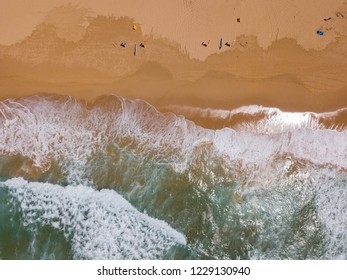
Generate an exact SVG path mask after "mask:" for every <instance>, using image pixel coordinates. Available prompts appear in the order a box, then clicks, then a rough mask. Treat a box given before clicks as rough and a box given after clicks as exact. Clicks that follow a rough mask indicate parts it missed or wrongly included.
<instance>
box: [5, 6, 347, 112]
mask: <svg viewBox="0 0 347 280" xmlns="http://www.w3.org/2000/svg"><path fill="white" fill-rule="evenodd" d="M34 2H35V5H30V6H27V5H28V4H25V3H22V2H21V1H5V2H4V5H5V6H6V7H7V8H8V9H7V12H6V13H5V12H4V11H5V9H3V12H2V13H3V14H2V16H1V24H0V26H1V28H0V44H1V46H0V61H1V63H0V81H1V89H0V98H1V99H6V98H10V97H11V98H12V97H21V96H27V95H32V94H36V93H54V94H59V95H72V96H76V97H77V98H79V99H85V100H93V99H94V98H96V97H97V96H100V95H105V94H110V93H113V94H117V95H120V96H123V97H126V98H139V99H144V100H146V101H148V102H150V103H152V104H153V105H155V106H157V107H158V108H159V109H160V108H164V107H165V108H168V106H170V105H187V106H193V107H201V108H215V109H227V110H230V109H233V108H237V107H240V106H244V105H262V106H267V107H277V108H280V109H282V110H287V111H314V112H324V111H333V110H336V109H339V108H343V107H346V105H347V94H346V92H347V58H346V57H347V56H346V53H347V4H346V3H345V2H344V1H340V0H334V1H326V0H320V1H305V2H304V3H303V2H302V1H297V0H292V1H286V0H281V1H250V0H249V1H239V0H235V1H186V0H182V1H160V5H158V1H140V0H139V1H101V2H99V1H86V2H85V3H84V4H83V5H78V4H76V3H77V1H72V0H70V1H63V0H59V1H50V3H49V4H47V3H46V2H45V3H44V1H40V0H36V1H34ZM75 2H76V3H75ZM14 18H16V22H14ZM17 19H18V20H17ZM133 25H136V30H133ZM317 31H319V32H322V35H319V34H317ZM220 39H222V40H223V42H222V45H221V46H222V48H221V49H219V45H220ZM123 41H126V42H127V47H126V48H122V47H121V46H120V44H121V42H123ZM141 43H143V44H144V46H145V47H144V48H141V47H140V46H139V45H140V44H141ZM202 43H204V44H205V46H204V45H202ZM135 45H136V46H137V54H136V57H134V55H133V52H134V46H135ZM175 108H179V106H175ZM175 113H178V114H180V113H182V112H179V111H176V112H175Z"/></svg>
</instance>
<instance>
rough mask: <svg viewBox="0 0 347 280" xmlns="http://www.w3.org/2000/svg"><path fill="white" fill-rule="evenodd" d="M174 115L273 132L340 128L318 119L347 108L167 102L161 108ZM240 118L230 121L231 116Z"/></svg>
mask: <svg viewBox="0 0 347 280" xmlns="http://www.w3.org/2000/svg"><path fill="white" fill-rule="evenodd" d="M163 109H164V110H166V111H172V112H174V113H176V114H183V115H184V116H187V117H188V118H190V119H194V118H205V119H210V120H213V121H217V122H218V121H219V122H222V124H223V126H225V127H232V128H233V129H234V130H236V131H249V132H254V133H266V134H276V133H282V132H288V131H291V130H294V129H300V128H311V129H324V128H334V129H335V128H339V126H338V125H334V124H331V126H329V125H328V127H326V125H323V124H322V123H320V120H321V119H328V118H334V117H336V116H338V115H339V114H341V113H343V112H345V111H346V108H344V109H340V110H337V111H334V112H327V113H314V112H284V111H282V110H280V109H278V108H269V107H263V106H257V105H250V106H242V107H240V108H237V109H233V110H224V109H212V108H200V107H191V106H178V105H170V106H166V107H164V108H163ZM238 115H239V116H241V115H242V117H241V119H239V120H237V121H235V122H231V121H232V120H233V118H234V117H236V116H238Z"/></svg>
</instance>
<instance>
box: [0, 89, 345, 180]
mask: <svg viewBox="0 0 347 280" xmlns="http://www.w3.org/2000/svg"><path fill="white" fill-rule="evenodd" d="M262 110H265V111H267V114H268V115H269V116H273V119H271V118H270V119H268V120H267V122H268V123H267V124H264V125H265V126H267V127H268V128H269V129H267V128H264V127H263V128H264V129H265V130H264V131H263V130H262V129H260V130H259V131H258V130H257V131H252V130H251V131H243V130H241V131H237V130H235V129H231V128H224V129H221V130H210V129H204V128H202V127H199V126H197V125H195V124H194V123H193V122H190V121H187V120H185V119H184V118H183V117H178V116H175V115H174V114H172V113H166V114H162V113H160V112H158V111H157V110H156V109H155V108H154V107H152V106H151V105H149V104H148V103H146V102H143V101H139V100H126V99H124V98H121V97H117V96H108V97H106V98H104V99H101V100H99V101H97V102H96V103H95V104H93V105H90V106H86V105H85V104H83V103H81V102H78V101H76V100H75V99H73V98H52V97H30V98H24V99H21V100H17V101H14V100H7V101H4V102H0V112H1V114H0V153H2V154H9V155H16V154H19V155H22V156H25V157H27V158H29V159H31V160H32V162H33V165H34V166H36V167H39V168H41V169H42V171H47V170H48V169H49V168H50V166H51V163H52V161H54V162H56V163H57V164H58V165H59V166H60V167H61V169H62V171H63V172H64V176H65V177H66V178H67V180H68V182H69V183H70V184H79V183H83V184H89V183H92V182H89V181H88V180H87V179H86V178H87V177H88V167H91V166H95V161H94V160H95V158H94V156H95V155H96V154H100V153H102V157H104V158H105V159H108V158H110V157H112V155H110V154H109V153H108V152H107V150H108V147H109V146H110V145H111V144H112V145H116V146H118V147H119V149H123V150H124V149H125V150H127V151H128V152H131V153H133V154H134V155H135V156H137V157H139V158H147V159H151V160H153V161H155V162H165V163H169V164H172V166H174V168H175V170H176V171H178V172H183V171H185V170H187V168H189V166H190V164H191V162H190V158H191V157H192V156H194V153H195V151H196V147H202V149H203V147H204V144H206V143H207V144H210V146H212V147H213V149H212V150H211V151H212V152H213V153H214V155H213V156H214V157H218V158H220V159H223V160H225V162H227V163H228V164H230V165H231V166H232V165H235V164H236V165H237V166H239V168H240V169H242V168H243V167H244V168H245V169H246V170H248V169H251V170H250V172H253V170H254V169H258V170H259V169H262V168H264V167H266V166H267V165H268V164H271V162H272V161H273V160H276V158H279V157H282V156H287V155H290V156H292V157H295V158H298V159H300V160H303V161H308V162H311V163H313V164H317V165H326V164H328V165H332V166H336V167H339V168H347V141H346V139H347V131H346V130H345V131H336V130H330V129H318V127H316V126H315V125H309V126H308V125H307V124H308V123H310V124H312V123H313V122H312V121H311V117H310V116H311V115H312V113H305V114H302V113H283V112H282V113H281V112H280V111H279V110H278V109H271V108H270V109H269V108H267V109H264V108H262V107H257V106H253V107H246V108H240V109H237V110H235V111H234V112H232V114H235V113H238V112H251V113H254V112H259V111H262ZM271 112H273V113H271ZM229 114H230V112H229ZM269 131H271V133H268V132H269ZM265 132H266V133H265ZM194 162H195V163H196V164H199V161H194Z"/></svg>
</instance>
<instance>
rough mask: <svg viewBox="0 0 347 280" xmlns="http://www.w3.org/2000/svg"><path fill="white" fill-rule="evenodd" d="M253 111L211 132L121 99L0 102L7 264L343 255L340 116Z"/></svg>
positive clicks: (1, 245)
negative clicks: (15, 261)
mask: <svg viewBox="0 0 347 280" xmlns="http://www.w3.org/2000/svg"><path fill="white" fill-rule="evenodd" d="M252 110H253V111H252ZM252 110H249V108H248V109H247V108H241V109H240V111H241V112H242V114H244V118H243V119H242V118H241V120H240V121H239V122H238V123H236V124H235V123H234V124H233V126H230V127H226V128H224V129H220V130H211V129H205V128H202V127H200V126H197V125H195V124H194V123H193V122H190V121H187V120H185V119H184V118H183V117H177V116H176V115H174V114H172V113H165V114H162V113H160V112H158V111H157V110H156V109H155V108H154V107H152V106H151V105H149V104H147V103H145V102H143V101H135V100H126V99H123V98H121V97H117V96H108V97H104V98H100V99H99V100H97V101H96V102H95V103H93V104H84V103H81V102H78V101H76V100H75V99H73V98H70V97H59V96H34V97H29V98H23V99H19V100H7V101H4V102H1V103H0V113H1V114H0V177H1V182H0V258H1V259H346V258H347V220H346V217H347V215H346V214H347V213H346V212H347V189H346V186H347V185H346V180H347V175H346V167H347V166H346V163H347V161H346V159H347V141H346V139H347V134H346V131H345V130H344V128H343V125H341V118H340V119H339V129H336V127H335V129H331V128H330V127H332V128H333V127H334V121H335V119H336V117H337V116H338V114H339V112H336V113H329V114H325V115H324V114H321V115H316V116H313V115H310V118H309V119H307V116H308V115H307V114H299V113H295V114H293V113H282V112H280V111H279V110H274V109H273V110H272V111H271V110H270V109H266V108H264V109H262V108H258V109H257V110H258V111H257V112H254V108H253V109H252ZM259 110H262V111H261V115H262V117H263V119H261V120H260V121H259V113H260V112H259ZM240 111H238V112H236V113H235V114H240ZM253 115H254V116H255V117H254V119H255V120H254V121H253V120H252V116H253ZM238 118H240V116H239V115H238ZM322 119H323V121H322ZM323 124H324V125H323Z"/></svg>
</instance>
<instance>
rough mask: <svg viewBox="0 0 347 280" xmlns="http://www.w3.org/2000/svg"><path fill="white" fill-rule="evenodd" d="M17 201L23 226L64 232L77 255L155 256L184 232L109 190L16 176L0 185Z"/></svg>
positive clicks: (180, 240)
mask: <svg viewBox="0 0 347 280" xmlns="http://www.w3.org/2000/svg"><path fill="white" fill-rule="evenodd" d="M1 186H2V187H4V186H6V187H8V189H9V193H10V196H11V197H12V198H13V203H19V205H20V209H21V212H22V215H23V220H22V221H23V223H24V226H28V225H31V226H35V225H38V224H40V225H41V226H43V225H48V226H51V227H53V228H55V229H56V230H59V231H62V232H63V233H64V235H65V237H66V238H67V240H68V241H70V242H71V245H72V252H73V256H74V258H76V259H81V258H82V259H158V258H162V257H163V256H164V254H165V253H166V252H167V251H168V250H169V249H170V248H171V247H172V246H174V245H177V244H181V245H185V244H186V240H185V237H184V235H183V234H181V233H179V232H177V231H176V230H174V229H173V228H171V227H170V226H169V225H168V224H167V223H165V222H163V221H160V220H157V219H154V218H151V217H149V216H147V215H145V214H142V213H140V212H139V211H137V210H136V209H135V208H134V207H133V206H131V204H130V203H128V202H127V201H126V200H125V199H124V198H122V197H121V196H120V195H119V194H117V193H116V192H115V191H112V190H101V191H96V190H94V189H92V188H90V187H85V186H82V185H79V186H74V187H72V186H67V187H61V186H59V185H53V184H49V183H37V182H31V183H28V182H27V181H25V180H24V179H21V178H14V179H10V180H7V181H6V182H2V183H0V187H1Z"/></svg>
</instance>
